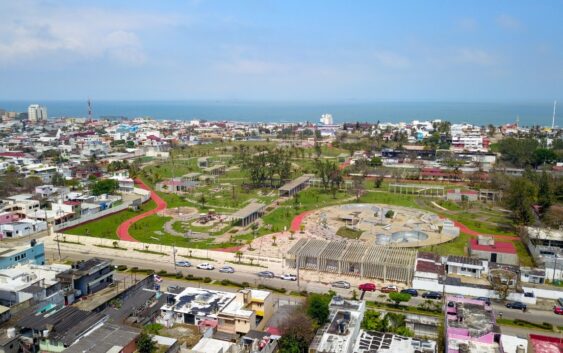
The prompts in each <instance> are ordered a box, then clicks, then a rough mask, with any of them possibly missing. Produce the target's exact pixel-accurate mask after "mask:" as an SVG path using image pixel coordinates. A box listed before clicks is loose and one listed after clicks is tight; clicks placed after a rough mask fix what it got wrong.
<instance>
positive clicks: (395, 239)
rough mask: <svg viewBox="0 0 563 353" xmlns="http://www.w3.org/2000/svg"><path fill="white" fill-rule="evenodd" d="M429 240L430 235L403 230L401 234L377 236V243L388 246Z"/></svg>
mask: <svg viewBox="0 0 563 353" xmlns="http://www.w3.org/2000/svg"><path fill="white" fill-rule="evenodd" d="M426 239H428V234H426V233H424V232H420V231H415V230H403V231H400V232H395V233H392V234H391V235H387V234H376V236H375V243H376V244H378V245H386V244H391V243H414V242H418V241H423V240H426Z"/></svg>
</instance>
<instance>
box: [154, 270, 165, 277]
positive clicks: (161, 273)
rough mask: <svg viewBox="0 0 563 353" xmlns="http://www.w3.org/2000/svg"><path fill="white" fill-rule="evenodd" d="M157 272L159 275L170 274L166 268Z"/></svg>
mask: <svg viewBox="0 0 563 353" xmlns="http://www.w3.org/2000/svg"><path fill="white" fill-rule="evenodd" d="M156 274H157V275H159V276H166V275H168V272H166V271H165V270H160V271H158V272H157V273H156Z"/></svg>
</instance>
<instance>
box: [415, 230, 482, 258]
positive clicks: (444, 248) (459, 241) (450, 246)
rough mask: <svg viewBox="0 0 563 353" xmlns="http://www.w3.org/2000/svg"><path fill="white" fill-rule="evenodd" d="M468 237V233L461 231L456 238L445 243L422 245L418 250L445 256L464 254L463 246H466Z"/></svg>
mask: <svg viewBox="0 0 563 353" xmlns="http://www.w3.org/2000/svg"><path fill="white" fill-rule="evenodd" d="M470 238H471V236H470V235H468V234H465V233H461V234H460V235H459V236H458V237H457V238H455V239H454V240H451V241H449V242H447V243H442V244H439V245H431V246H423V247H421V248H419V249H418V250H420V251H429V252H433V253H436V254H438V255H440V256H447V255H458V256H466V255H467V254H465V248H466V247H467V246H468V242H469V239H470Z"/></svg>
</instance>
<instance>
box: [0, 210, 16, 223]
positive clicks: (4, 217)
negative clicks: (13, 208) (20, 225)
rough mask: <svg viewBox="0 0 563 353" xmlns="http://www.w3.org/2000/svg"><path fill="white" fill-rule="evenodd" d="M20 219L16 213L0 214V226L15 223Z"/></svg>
mask: <svg viewBox="0 0 563 353" xmlns="http://www.w3.org/2000/svg"><path fill="white" fill-rule="evenodd" d="M20 219H21V217H20V215H19V214H17V213H16V212H2V213H0V224H7V223H13V222H17V221H19V220H20Z"/></svg>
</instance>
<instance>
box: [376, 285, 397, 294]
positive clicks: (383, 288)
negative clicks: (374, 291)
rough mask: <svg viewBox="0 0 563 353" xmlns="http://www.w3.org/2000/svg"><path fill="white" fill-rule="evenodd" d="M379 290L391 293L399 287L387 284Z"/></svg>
mask: <svg viewBox="0 0 563 353" xmlns="http://www.w3.org/2000/svg"><path fill="white" fill-rule="evenodd" d="M380 290H381V293H392V292H398V291H399V287H397V286H395V285H389V286H385V287H382V288H381V289H380Z"/></svg>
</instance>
